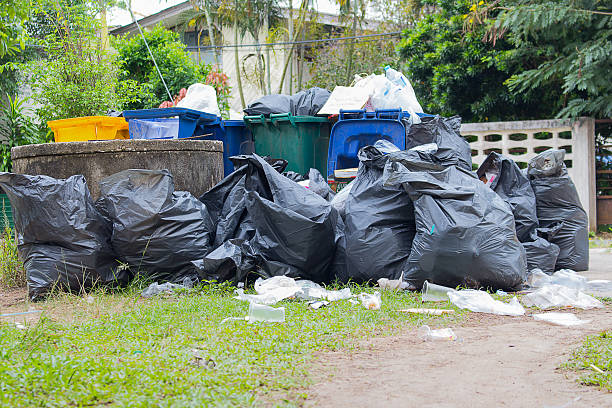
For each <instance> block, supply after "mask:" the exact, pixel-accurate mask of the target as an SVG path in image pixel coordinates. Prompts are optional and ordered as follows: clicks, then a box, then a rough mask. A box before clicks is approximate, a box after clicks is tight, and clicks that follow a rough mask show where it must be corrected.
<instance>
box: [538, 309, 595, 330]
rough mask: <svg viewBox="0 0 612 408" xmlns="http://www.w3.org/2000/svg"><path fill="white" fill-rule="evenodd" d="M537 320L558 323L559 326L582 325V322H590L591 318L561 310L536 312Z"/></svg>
mask: <svg viewBox="0 0 612 408" xmlns="http://www.w3.org/2000/svg"><path fill="white" fill-rule="evenodd" d="M533 318H534V319H535V320H540V321H543V322H546V323H551V324H556V325H559V326H566V327H571V326H580V325H582V324H587V323H590V322H591V321H590V320H581V319H579V318H578V317H577V316H576V315H575V314H573V313H559V312H548V313H538V314H534V315H533Z"/></svg>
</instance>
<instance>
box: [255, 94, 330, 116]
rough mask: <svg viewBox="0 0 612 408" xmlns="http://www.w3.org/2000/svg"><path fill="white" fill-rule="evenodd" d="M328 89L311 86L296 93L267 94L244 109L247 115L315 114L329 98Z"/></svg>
mask: <svg viewBox="0 0 612 408" xmlns="http://www.w3.org/2000/svg"><path fill="white" fill-rule="evenodd" d="M329 95H331V92H329V91H328V90H327V89H322V88H317V87H314V88H310V89H306V90H303V91H300V92H298V93H296V94H294V95H291V96H289V95H282V94H273V95H265V96H262V97H261V98H259V99H257V100H255V101H254V102H252V103H251V104H249V106H248V107H247V108H246V109H244V113H245V114H247V115H265V116H269V115H270V114H275V113H291V114H292V115H304V116H314V115H316V114H317V113H318V112H319V111H320V110H321V108H322V107H323V105H325V102H327V100H328V99H329Z"/></svg>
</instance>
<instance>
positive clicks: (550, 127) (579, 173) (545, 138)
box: [461, 118, 597, 231]
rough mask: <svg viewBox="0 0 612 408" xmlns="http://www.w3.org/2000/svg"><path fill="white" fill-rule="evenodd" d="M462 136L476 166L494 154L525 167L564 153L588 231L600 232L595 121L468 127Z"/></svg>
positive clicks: (544, 121)
mask: <svg viewBox="0 0 612 408" xmlns="http://www.w3.org/2000/svg"><path fill="white" fill-rule="evenodd" d="M461 134H462V135H463V136H464V137H466V138H467V139H468V141H469V142H470V146H471V148H472V161H473V162H474V164H477V165H480V164H482V162H483V161H484V159H485V158H486V157H487V155H488V154H489V153H490V152H491V151H496V152H498V153H501V154H503V155H506V156H508V157H511V158H512V159H514V161H516V162H517V163H519V164H522V163H524V164H525V165H526V164H527V162H529V160H531V159H532V158H533V157H534V156H536V155H537V154H538V153H541V152H543V151H544V150H547V149H550V148H556V149H565V151H566V155H565V160H566V164H567V167H568V173H569V175H570V177H571V178H572V180H573V181H574V184H575V185H576V189H577V190H578V195H579V197H580V202H581V203H582V206H583V207H584V209H585V211H586V212H587V214H588V216H589V229H590V230H591V231H596V230H597V198H596V190H595V120H594V119H593V118H579V119H578V120H574V121H572V120H569V119H550V120H526V121H517V122H488V123H465V124H463V125H461ZM536 135H537V136H539V138H536Z"/></svg>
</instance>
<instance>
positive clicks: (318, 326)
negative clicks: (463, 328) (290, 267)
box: [0, 284, 467, 407]
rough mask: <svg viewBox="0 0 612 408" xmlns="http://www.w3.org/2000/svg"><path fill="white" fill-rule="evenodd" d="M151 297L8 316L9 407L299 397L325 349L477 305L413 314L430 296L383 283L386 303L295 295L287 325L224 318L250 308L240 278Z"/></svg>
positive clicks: (91, 301) (1, 337) (3, 376)
mask: <svg viewBox="0 0 612 408" xmlns="http://www.w3.org/2000/svg"><path fill="white" fill-rule="evenodd" d="M351 290H352V291H353V293H359V292H361V291H366V292H373V291H374V289H373V288H368V287H357V286H352V287H351ZM139 294H140V288H139V287H138V286H137V285H132V286H131V287H130V288H128V289H127V290H125V291H123V292H121V293H114V294H111V293H107V292H104V291H98V292H94V293H91V294H90V296H91V297H88V296H83V297H79V296H75V295H68V294H58V295H54V296H53V297H52V298H51V299H49V300H47V301H45V302H42V303H35V304H31V305H29V306H30V307H31V308H35V309H42V310H44V312H43V313H42V315H41V317H40V319H39V320H38V321H37V322H36V323H30V324H29V325H27V326H26V328H25V329H23V328H18V327H17V326H16V325H15V324H13V323H7V322H0V406H12V407H36V406H45V407H60V406H62V407H63V406H78V407H82V406H107V405H110V406H118V407H128V406H129V407H148V406H161V407H165V406H198V407H200V406H211V407H212V406H214V407H225V406H233V407H249V406H261V405H276V406H296V405H299V404H300V402H302V401H303V399H304V398H305V397H306V395H305V394H304V391H303V390H304V389H305V386H307V385H308V384H309V379H310V378H311V377H309V371H310V367H311V364H312V363H313V362H314V361H315V359H316V356H317V352H318V351H325V350H336V349H351V348H354V347H358V345H359V342H360V340H363V339H365V338H368V337H370V336H374V335H390V334H393V333H394V332H397V331H398V330H400V329H402V328H405V327H407V326H420V325H422V324H429V325H431V326H432V327H446V326H448V325H449V324H453V323H457V322H459V321H460V320H462V319H463V318H464V317H465V316H466V314H467V312H463V311H457V313H456V314H455V315H451V316H443V317H442V316H435V317H434V316H422V315H408V314H406V313H403V312H398V311H397V310H398V309H403V308H408V307H418V306H420V294H412V293H404V292H383V294H382V308H381V310H367V309H365V308H363V307H362V306H361V305H354V304H351V303H349V302H348V301H347V300H341V301H337V302H332V303H331V304H330V305H329V306H328V307H325V308H322V309H318V310H311V309H309V308H308V306H307V304H306V303H305V302H297V301H284V302H281V303H280V304H279V305H277V306H280V305H282V306H285V308H286V322H285V323H280V324H272V323H254V324H249V323H248V322H246V321H227V322H224V323H222V320H223V319H224V318H226V317H243V316H245V315H246V314H247V310H248V304H247V303H246V302H243V301H239V300H235V299H232V296H233V288H230V287H229V286H226V285H216V284H210V285H208V284H205V285H203V286H201V287H199V288H197V289H193V290H191V291H189V292H187V293H179V294H175V295H171V296H166V297H156V298H152V299H142V298H140V297H139ZM427 307H446V308H450V307H452V306H450V305H449V303H443V304H441V305H433V304H431V303H430V304H428V305H427ZM453 308H454V307H453Z"/></svg>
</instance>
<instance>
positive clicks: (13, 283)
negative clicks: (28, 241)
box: [0, 215, 26, 288]
mask: <svg viewBox="0 0 612 408" xmlns="http://www.w3.org/2000/svg"><path fill="white" fill-rule="evenodd" d="M4 217H5V221H6V215H4ZM25 285H26V274H25V269H24V268H23V264H22V263H21V261H20V260H19V256H18V254H17V242H16V240H15V233H14V231H13V230H12V229H11V228H10V227H9V226H8V222H6V224H5V227H4V230H0V288H16V287H24V286H25Z"/></svg>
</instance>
